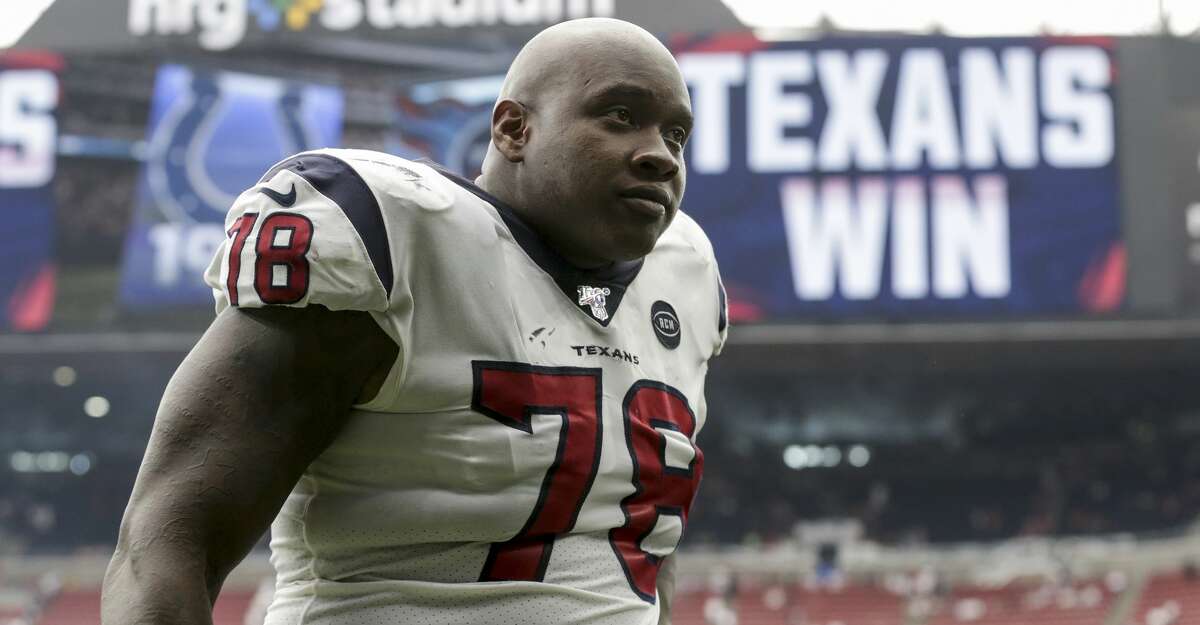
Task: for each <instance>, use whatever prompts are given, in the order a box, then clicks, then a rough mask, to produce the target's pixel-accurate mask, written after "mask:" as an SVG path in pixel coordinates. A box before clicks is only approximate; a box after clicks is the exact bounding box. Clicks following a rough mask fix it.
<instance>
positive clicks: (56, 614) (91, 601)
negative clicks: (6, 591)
mask: <svg viewBox="0 0 1200 625" xmlns="http://www.w3.org/2000/svg"><path fill="white" fill-rule="evenodd" d="M253 598H254V593H253V592H229V593H221V596H220V597H218V598H217V605H216V606H214V608H213V625H244V624H245V615H246V608H248V607H250V600H251V599H253ZM99 622H100V591H99V590H92V591H66V592H63V593H61V594H59V595H58V596H57V597H55V598H54V600H52V601H51V602H50V605H48V606H47V607H46V611H45V612H44V613H43V614H42V617H41V618H39V619H38V620H37V622H36V625H96V624H97V623H99Z"/></svg>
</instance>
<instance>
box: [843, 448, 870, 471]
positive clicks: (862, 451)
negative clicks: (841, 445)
mask: <svg viewBox="0 0 1200 625" xmlns="http://www.w3.org/2000/svg"><path fill="white" fill-rule="evenodd" d="M846 456H847V457H846V459H847V460H848V461H849V462H850V466H853V467H865V466H867V463H868V462H870V461H871V450H870V449H867V448H866V447H864V446H862V445H855V446H853V447H851V448H850V453H848V454H846Z"/></svg>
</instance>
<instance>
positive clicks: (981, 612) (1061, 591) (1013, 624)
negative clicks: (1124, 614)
mask: <svg viewBox="0 0 1200 625" xmlns="http://www.w3.org/2000/svg"><path fill="white" fill-rule="evenodd" d="M1114 598H1115V595H1113V594H1112V593H1110V592H1109V591H1108V590H1106V589H1105V588H1104V586H1103V584H1101V583H1098V582H1080V583H1075V584H1072V585H1069V586H1063V587H1054V586H1036V585H1029V584H1010V585H1008V586H1005V587H1003V588H999V589H982V588H960V589H956V590H955V591H953V592H951V593H950V595H949V596H948V597H947V598H946V600H945V601H944V602H943V603H942V606H941V609H939V610H938V611H937V612H936V613H935V614H934V615H933V617H932V618H931V619H930V620H929V625H959V624H961V623H971V624H972V625H1029V624H1032V623H1037V624H1038V625H1103V624H1104V622H1105V617H1106V616H1107V615H1108V611H1109V609H1110V608H1111V606H1112V602H1113V599H1114Z"/></svg>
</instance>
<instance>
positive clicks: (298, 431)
mask: <svg viewBox="0 0 1200 625" xmlns="http://www.w3.org/2000/svg"><path fill="white" fill-rule="evenodd" d="M396 353H397V347H396V345H395V343H393V342H392V340H391V339H390V338H389V337H388V336H387V335H386V334H385V333H384V332H383V330H382V329H380V328H379V326H378V325H377V324H376V323H375V321H374V320H372V319H371V317H370V315H369V314H368V313H365V312H331V311H329V310H328V309H326V308H324V307H321V306H309V307H307V308H264V309H245V310H243V309H237V308H229V309H226V310H225V311H223V312H222V313H221V314H220V315H219V316H218V317H217V319H216V320H215V321H214V322H213V324H212V326H210V327H209V329H208V331H207V332H205V334H204V336H203V337H202V338H201V339H200V341H199V342H198V343H197V344H196V346H195V347H194V348H193V349H192V351H191V353H189V354H188V356H187V358H186V359H184V361H183V363H182V364H181V365H180V366H179V369H178V370H177V371H176V372H175V375H174V376H173V377H172V378H171V382H170V383H169V384H168V385H167V389H166V391H165V393H164V394H163V399H162V403H161V404H160V405H159V409H158V414H157V416H156V417H155V420H154V429H153V431H152V433H151V436H150V443H149V445H148V446H147V448H146V455H145V458H144V459H143V460H142V466H141V469H140V470H139V471H138V476H137V481H136V483H135V484H134V487H133V494H132V496H131V497H130V499H129V505H128V507H127V508H126V510H125V517H124V519H123V520H122V522H121V530H120V535H119V537H118V541H117V549H116V552H115V553H114V554H113V558H112V561H111V562H110V563H109V567H108V571H107V572H106V574H105V578H104V590H103V605H102V608H101V614H102V617H101V618H102V621H103V623H105V624H109V625H143V624H145V625H151V624H159V623H162V624H167V623H170V624H172V625H209V624H210V623H211V622H212V604H213V602H214V601H215V600H216V597H217V593H218V591H219V590H220V588H221V584H222V583H223V582H224V580H225V576H226V575H228V574H229V571H230V570H232V569H233V567H234V566H235V565H236V564H237V563H238V562H239V561H240V560H241V559H242V558H243V557H245V555H246V553H247V552H248V551H249V550H250V548H251V547H253V546H254V543H255V542H256V541H257V540H258V538H259V537H260V536H261V535H262V534H263V532H264V531H265V530H266V528H267V527H268V525H269V524H270V522H271V520H272V519H273V518H274V517H275V514H276V513H277V512H278V511H279V508H280V506H282V505H283V501H284V499H285V498H286V497H287V495H288V493H289V492H290V491H291V489H292V487H293V485H294V484H295V483H296V481H297V480H298V479H299V477H300V475H301V474H302V473H303V472H304V470H305V468H306V467H307V466H308V465H309V463H310V462H312V460H313V459H314V458H316V456H317V455H318V454H320V453H321V451H322V450H323V449H325V448H326V447H327V446H328V445H329V443H330V441H332V440H333V438H334V436H335V435H336V434H337V432H338V430H339V428H340V427H341V425H342V424H343V422H344V421H345V418H346V415H347V414H348V412H349V409H350V407H351V406H352V405H353V404H354V403H356V402H358V401H362V400H364V399H368V398H369V396H370V395H373V394H374V391H375V390H377V389H378V388H379V386H380V384H381V383H382V381H383V378H384V377H385V376H386V373H387V369H388V367H389V366H390V365H391V362H392V360H394V358H395V355H396ZM360 395H361V397H360Z"/></svg>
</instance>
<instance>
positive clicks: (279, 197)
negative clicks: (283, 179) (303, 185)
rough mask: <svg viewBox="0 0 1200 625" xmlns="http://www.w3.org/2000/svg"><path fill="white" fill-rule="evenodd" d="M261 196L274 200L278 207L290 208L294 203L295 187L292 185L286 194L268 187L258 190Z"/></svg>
mask: <svg viewBox="0 0 1200 625" xmlns="http://www.w3.org/2000/svg"><path fill="white" fill-rule="evenodd" d="M259 191H261V192H262V194H263V195H265V196H267V197H269V198H271V199H272V200H275V203H277V204H279V205H280V206H291V205H292V204H295V203H296V185H295V184H294V183H293V184H292V188H291V189H290V190H289V191H288V192H287V193H286V194H284V193H280V192H278V191H276V190H274V189H272V188H270V187H263V188H261V189H259Z"/></svg>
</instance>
